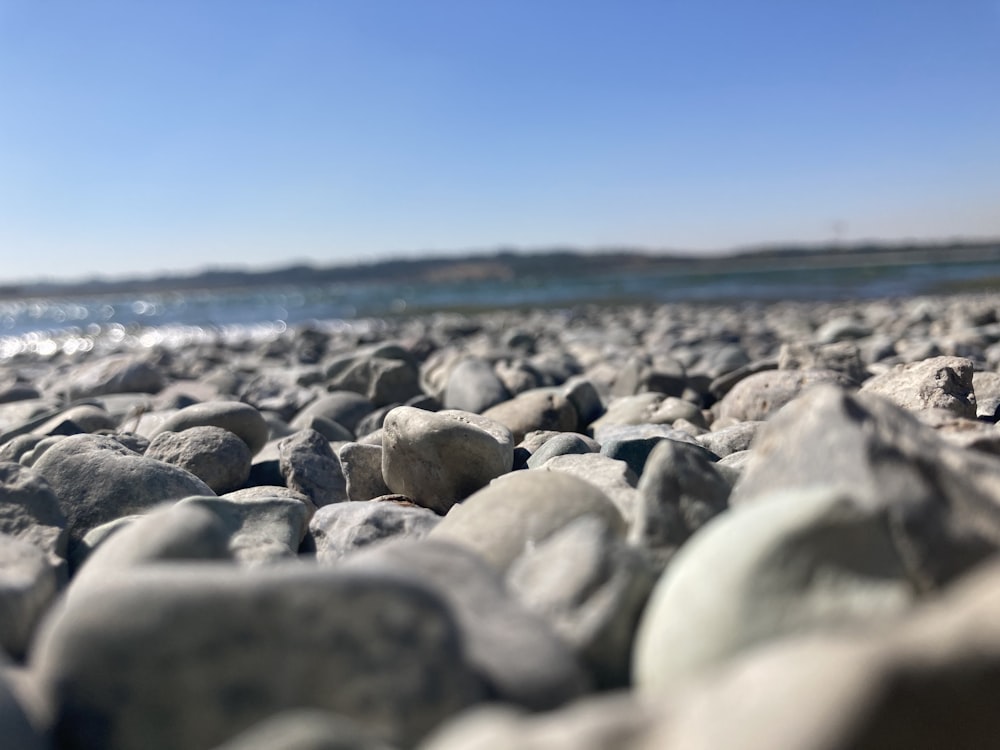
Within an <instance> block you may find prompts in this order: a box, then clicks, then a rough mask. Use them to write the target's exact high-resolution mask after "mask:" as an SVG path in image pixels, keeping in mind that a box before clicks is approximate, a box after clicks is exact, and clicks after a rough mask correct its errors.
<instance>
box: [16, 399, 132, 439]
mask: <svg viewBox="0 0 1000 750" xmlns="http://www.w3.org/2000/svg"><path fill="white" fill-rule="evenodd" d="M117 427H118V422H117V420H115V419H113V418H112V417H111V415H110V414H108V412H107V411H105V410H104V409H101V408H100V407H98V406H93V405H92V404H80V405H79V406H74V407H71V408H69V409H66V410H65V411H62V412H60V413H59V414H57V415H56V416H54V417H52V418H51V419H49V420H48V421H47V422H45V423H43V424H41V425H39V426H38V427H36V428H35V429H34V430H33V432H34V433H35V434H36V435H78V434H80V433H81V432H98V431H99V430H114V429H117Z"/></svg>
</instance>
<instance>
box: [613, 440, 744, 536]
mask: <svg viewBox="0 0 1000 750" xmlns="http://www.w3.org/2000/svg"><path fill="white" fill-rule="evenodd" d="M709 456H710V454H709V453H708V451H707V450H705V449H704V448H699V447H696V446H693V445H690V444H688V443H681V442H678V441H676V440H662V441H661V442H660V443H659V444H657V446H656V448H654V449H653V452H652V453H651V454H650V456H649V461H647V463H646V470H645V471H644V472H643V475H642V479H641V480H640V481H639V492H638V498H637V502H636V505H635V515H634V518H635V522H634V524H633V526H632V535H631V536H630V539H631V540H632V541H633V542H634V543H636V544H638V545H641V546H643V547H645V548H647V549H654V550H669V549H676V548H677V547H679V546H680V545H682V544H683V543H684V542H685V541H686V540H687V539H688V537H690V536H691V535H692V534H693V533H695V532H696V531H697V530H698V529H700V528H701V527H702V526H704V525H705V524H706V523H708V522H709V521H710V520H711V519H712V518H713V517H715V516H717V515H718V514H719V513H722V511H724V510H725V509H726V508H727V507H728V499H729V494H730V492H731V491H732V485H731V484H730V482H729V481H727V479H726V477H725V476H723V475H722V474H721V473H720V472H719V470H718V469H717V468H716V467H715V464H714V462H713V461H712V460H711V458H710V457H709Z"/></svg>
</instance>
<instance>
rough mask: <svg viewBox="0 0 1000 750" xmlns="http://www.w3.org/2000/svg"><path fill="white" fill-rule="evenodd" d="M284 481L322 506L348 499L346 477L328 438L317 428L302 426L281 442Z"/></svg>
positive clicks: (280, 454) (279, 443) (280, 455)
mask: <svg viewBox="0 0 1000 750" xmlns="http://www.w3.org/2000/svg"><path fill="white" fill-rule="evenodd" d="M278 457H279V462H280V466H281V476H282V477H284V480H285V484H286V485H288V487H289V488H291V489H293V490H295V491H296V492H301V493H302V494H303V495H305V496H306V497H308V498H309V500H310V501H311V502H312V504H313V505H315V506H316V507H317V508H322V507H323V506H324V505H330V504H331V503H342V502H344V501H345V500H347V481H346V480H345V479H344V472H343V469H342V468H341V466H340V459H338V458H337V456H336V455H335V454H334V452H333V449H332V448H331V447H330V443H329V441H328V440H327V439H326V438H325V437H323V436H322V435H320V434H319V433H318V432H316V431H315V430H302V431H301V432H296V433H295V434H293V435H289V436H288V437H286V438H282V439H281V440H280V441H279V442H278Z"/></svg>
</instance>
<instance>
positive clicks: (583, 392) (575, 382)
mask: <svg viewBox="0 0 1000 750" xmlns="http://www.w3.org/2000/svg"><path fill="white" fill-rule="evenodd" d="M563 392H564V393H565V394H566V398H567V399H568V400H569V402H570V403H571V404H573V408H574V409H576V413H577V415H578V417H579V426H578V429H581V430H582V429H585V428H586V427H588V426H589V425H590V424H591V423H592V422H593V421H594V420H595V419H597V418H598V417H600V416H601V415H602V414H603V413H604V402H603V401H602V400H601V395H600V393H598V391H597V387H596V386H595V385H594V383H593V382H591V381H590V380H588V379H587V378H585V377H583V376H580V375H577V376H574V377H572V378H570V379H569V380H568V381H566V384H565V385H564V386H563Z"/></svg>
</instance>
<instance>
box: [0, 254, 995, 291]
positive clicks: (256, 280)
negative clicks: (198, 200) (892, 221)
mask: <svg viewBox="0 0 1000 750" xmlns="http://www.w3.org/2000/svg"><path fill="white" fill-rule="evenodd" d="M945 259H949V260H956V261H969V262H972V261H977V260H990V261H996V260H1000V239H997V240H988V241H987V240H984V241H975V242H952V243H939V244H920V245H906V246H904V245H880V244H865V245H845V246H839V245H837V246H826V247H799V246H787V247H770V248H763V249H755V250H748V251H740V252H731V253H726V254H723V255H712V256H707V257H706V256H704V255H693V254H668V253H653V252H644V251H641V250H636V249H629V248H623V249H616V250H604V251H598V252H582V251H579V250H573V249H562V248H559V249H550V250H542V251H534V252H517V251H510V250H503V251H497V252H494V253H486V254H468V255H462V256H448V257H424V258H412V259H393V260H384V261H378V262H374V263H363V264H355V265H335V266H314V265H309V264H300V265H294V266H289V267H286V268H280V269H276V270H267V271H254V270H239V269H228V270H226V269H217V270H208V271H203V272H201V273H196V274H186V275H184V274H177V275H165V276H160V277H156V278H132V279H121V280H113V281H112V280H104V279H93V280H89V281H84V282H67V283H58V282H46V283H37V284H23V285H7V286H0V297H3V298H7V299H12V298H27V297H44V296H56V295H58V296H92V295H94V296H96V295H104V294H119V293H120V294H128V293H153V292H168V291H192V290H202V289H203V290H217V289H233V288H253V287H261V286H298V287H304V286H316V285H326V284H350V283H379V282H400V281H407V282H411V283H421V282H424V283H433V282H443V281H444V282H461V281H477V280H489V279H509V278H524V277H535V278H547V277H552V276H557V275H566V274H573V275H575V276H585V275H589V274H604V273H609V272H613V271H614V272H620V271H625V270H627V271H641V270H643V269H650V270H656V271H664V270H671V269H675V270H677V271H678V272H686V273H690V272H697V271H712V270H717V269H718V268H719V266H720V264H724V265H725V266H726V268H728V269H732V270H745V269H770V268H783V267H793V266H794V267H800V268H801V267H807V268H816V269H822V268H835V267H842V266H847V265H852V266H853V265H869V264H870V265H897V264H908V263H921V262H931V261H937V260H945Z"/></svg>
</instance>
